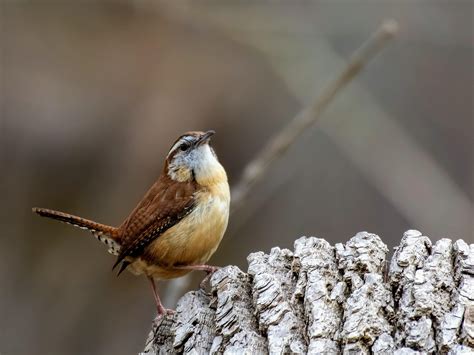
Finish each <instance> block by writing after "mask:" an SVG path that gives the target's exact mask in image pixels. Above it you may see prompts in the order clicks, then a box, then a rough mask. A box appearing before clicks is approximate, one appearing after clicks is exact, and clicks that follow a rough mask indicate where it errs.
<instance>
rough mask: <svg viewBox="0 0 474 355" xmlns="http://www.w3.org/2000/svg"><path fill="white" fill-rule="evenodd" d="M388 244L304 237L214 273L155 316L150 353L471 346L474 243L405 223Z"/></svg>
mask: <svg viewBox="0 0 474 355" xmlns="http://www.w3.org/2000/svg"><path fill="white" fill-rule="evenodd" d="M387 253H388V249H387V246H386V245H385V244H384V243H383V242H382V240H381V239H380V238H379V237H378V236H377V235H375V234H371V233H367V232H361V233H358V234H357V235H355V236H354V237H353V238H351V239H350V240H349V241H348V242H347V243H346V244H345V245H343V244H336V245H335V246H331V245H330V244H329V243H328V242H326V241H325V240H323V239H319V238H314V237H309V238H308V237H302V238H300V239H298V240H296V242H295V245H294V252H292V251H290V250H288V249H280V248H273V249H272V250H271V251H270V253H269V254H265V253H262V252H257V253H253V254H250V255H249V256H248V263H249V267H248V271H247V273H245V272H243V271H241V270H240V269H239V268H237V267H236V266H227V267H224V268H222V269H220V270H218V271H217V272H216V273H215V274H214V275H213V276H212V278H211V288H212V294H206V293H205V292H204V291H201V290H200V291H192V292H189V293H187V294H186V295H184V296H183V297H182V298H181V300H180V301H179V302H178V306H177V310H176V314H174V315H168V316H166V317H163V318H160V319H156V320H155V321H154V323H153V329H152V331H151V332H150V335H149V337H148V340H147V343H146V348H145V350H144V353H145V354H174V353H192V354H207V353H211V354H267V353H270V354H288V353H309V354H319V353H343V354H352V353H360V354H370V353H377V354H379V353H380V354H384V353H385V354H392V353H395V354H398V355H401V354H426V353H441V354H473V353H474V244H471V245H468V244H467V243H466V242H464V241H462V240H457V241H456V242H452V241H451V240H449V239H441V240H439V241H438V242H437V243H435V244H434V245H432V243H431V241H430V240H429V238H428V237H426V236H423V235H422V234H421V233H420V232H418V231H415V230H410V231H407V232H406V233H405V234H404V236H403V238H402V241H401V243H400V246H399V247H398V248H397V249H396V251H395V253H394V256H393V258H392V261H391V263H390V267H389V270H387V262H386V256H387Z"/></svg>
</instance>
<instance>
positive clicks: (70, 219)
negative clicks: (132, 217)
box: [33, 207, 120, 255]
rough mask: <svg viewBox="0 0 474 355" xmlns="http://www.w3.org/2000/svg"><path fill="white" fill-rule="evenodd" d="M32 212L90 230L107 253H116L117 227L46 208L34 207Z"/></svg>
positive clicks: (118, 245)
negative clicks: (103, 245) (105, 246)
mask: <svg viewBox="0 0 474 355" xmlns="http://www.w3.org/2000/svg"><path fill="white" fill-rule="evenodd" d="M33 212H35V213H37V214H39V215H40V216H41V217H48V218H51V219H55V220H57V221H60V222H64V223H68V224H71V225H73V226H75V227H79V228H81V229H86V230H88V231H90V232H92V234H93V235H94V236H95V237H96V238H97V239H99V241H101V242H102V243H104V244H106V245H107V246H108V247H109V253H111V254H114V255H117V254H118V252H119V250H120V244H119V240H118V238H119V235H118V228H115V227H112V226H107V225H105V224H101V223H97V222H94V221H91V220H88V219H85V218H82V217H78V216H74V215H72V214H69V213H64V212H60V211H54V210H49V209H47V208H38V207H34V208H33Z"/></svg>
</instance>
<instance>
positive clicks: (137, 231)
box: [114, 175, 197, 274]
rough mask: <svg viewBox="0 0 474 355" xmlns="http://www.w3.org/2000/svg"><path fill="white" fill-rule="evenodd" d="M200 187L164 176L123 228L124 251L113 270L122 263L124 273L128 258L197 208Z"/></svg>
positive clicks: (122, 248)
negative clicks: (195, 199) (196, 199)
mask: <svg viewBox="0 0 474 355" xmlns="http://www.w3.org/2000/svg"><path fill="white" fill-rule="evenodd" d="M196 188H197V185H196V183H195V182H194V181H192V182H176V181H173V180H171V179H170V178H169V177H168V176H166V175H162V176H161V177H160V178H159V179H158V181H157V182H156V183H155V184H154V185H153V186H152V187H151V188H150V190H149V191H148V192H147V193H146V195H145V197H144V198H143V199H142V201H141V202H140V203H139V204H138V206H137V207H136V208H135V209H134V210H133V211H132V213H131V214H130V216H129V217H128V218H127V219H126V220H125V221H124V222H123V224H122V225H121V226H120V229H119V233H120V235H121V249H120V254H119V255H118V258H117V261H116V263H115V264H114V268H115V267H116V266H117V265H118V264H120V263H121V262H122V261H123V262H124V263H123V264H122V267H121V269H120V271H119V274H120V272H122V271H123V270H124V269H125V268H126V267H127V265H128V263H127V262H126V261H124V259H125V258H126V257H137V256H139V255H141V253H142V252H143V250H144V249H145V248H146V247H147V246H148V245H149V244H150V243H151V242H152V241H153V240H155V239H156V238H158V237H159V236H160V235H161V234H162V233H164V232H165V231H166V230H167V229H169V228H171V227H172V226H174V225H175V224H176V223H178V222H179V221H180V220H181V219H183V218H184V217H185V216H186V215H188V214H189V213H190V212H191V211H192V210H193V208H194V202H195V201H194V193H195V192H196Z"/></svg>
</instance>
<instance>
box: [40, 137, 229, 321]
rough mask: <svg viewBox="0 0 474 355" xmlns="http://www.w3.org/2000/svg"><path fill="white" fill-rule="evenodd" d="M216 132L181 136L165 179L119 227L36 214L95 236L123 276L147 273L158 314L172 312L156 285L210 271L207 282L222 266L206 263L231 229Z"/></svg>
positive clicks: (49, 213) (51, 213)
mask: <svg viewBox="0 0 474 355" xmlns="http://www.w3.org/2000/svg"><path fill="white" fill-rule="evenodd" d="M214 133H215V132H214V131H207V132H188V133H185V134H183V135H182V136H180V137H179V138H178V139H177V140H176V141H175V143H174V144H173V145H172V147H171V149H170V150H169V152H168V155H167V157H166V160H165V162H164V167H163V172H162V174H161V176H160V177H159V178H158V180H157V181H156V182H155V183H154V184H153V185H152V187H151V188H150V189H149V190H148V192H147V193H146V194H145V196H144V197H143V198H142V200H141V201H140V202H139V203H138V205H137V206H136V207H135V209H134V210H133V211H132V212H131V213H130V215H129V216H128V217H127V218H126V219H125V221H124V222H123V223H122V224H121V225H120V226H119V227H112V226H108V225H104V224H101V223H97V222H94V221H91V220H87V219H84V218H81V217H77V216H74V215H71V214H68V213H64V212H59V211H54V210H49V209H45V208H33V212H36V213H37V214H39V215H40V216H43V217H48V218H52V219H55V220H58V221H61V222H65V223H69V224H72V225H73V226H76V227H79V228H82V229H86V230H89V231H90V232H92V234H93V235H94V236H95V237H96V238H97V239H98V240H99V241H101V242H102V243H104V244H106V245H107V246H108V248H109V249H108V251H109V253H111V254H113V255H116V256H117V260H116V262H115V264H114V266H113V268H112V269H115V268H116V267H117V266H119V265H120V267H119V271H118V275H120V274H121V273H122V272H123V271H124V270H125V269H127V270H129V271H131V272H132V273H134V274H136V275H140V274H145V275H146V277H147V278H148V279H149V281H150V283H151V287H152V290H153V295H154V297H155V302H156V307H157V310H158V314H159V315H164V314H166V313H167V312H172V311H171V310H167V309H165V308H164V307H163V304H162V303H161V300H160V297H159V295H158V292H157V289H156V286H155V281H154V280H155V279H159V280H163V279H172V278H176V277H180V276H183V275H185V274H187V273H189V272H191V271H192V270H202V271H205V272H207V273H208V275H207V277H206V278H205V280H207V279H208V278H209V276H210V275H212V273H213V272H214V271H215V270H217V267H214V266H210V265H206V262H207V261H208V260H209V258H210V257H211V256H212V255H213V254H214V252H215V251H216V249H217V247H218V246H219V243H220V242H221V240H222V237H223V235H224V232H225V230H226V228H227V222H228V219H229V204H230V191H229V184H228V182H227V175H226V172H225V170H224V168H223V167H222V165H221V164H220V163H219V161H218V159H217V155H216V153H215V152H214V149H213V148H212V147H211V146H210V145H209V141H210V138H211V136H212V135H214ZM205 280H203V282H204V281H205ZM201 284H202V283H201Z"/></svg>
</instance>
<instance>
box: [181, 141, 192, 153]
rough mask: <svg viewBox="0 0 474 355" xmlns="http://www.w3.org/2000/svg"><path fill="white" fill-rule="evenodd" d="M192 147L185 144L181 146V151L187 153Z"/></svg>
mask: <svg viewBox="0 0 474 355" xmlns="http://www.w3.org/2000/svg"><path fill="white" fill-rule="evenodd" d="M189 147H190V145H189V144H188V143H183V144H181V145H180V146H179V149H180V150H181V151H183V152H185V151H187V150H188V149H189Z"/></svg>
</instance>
